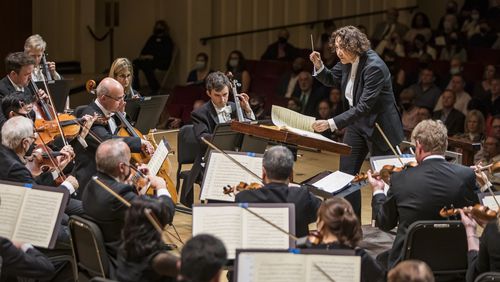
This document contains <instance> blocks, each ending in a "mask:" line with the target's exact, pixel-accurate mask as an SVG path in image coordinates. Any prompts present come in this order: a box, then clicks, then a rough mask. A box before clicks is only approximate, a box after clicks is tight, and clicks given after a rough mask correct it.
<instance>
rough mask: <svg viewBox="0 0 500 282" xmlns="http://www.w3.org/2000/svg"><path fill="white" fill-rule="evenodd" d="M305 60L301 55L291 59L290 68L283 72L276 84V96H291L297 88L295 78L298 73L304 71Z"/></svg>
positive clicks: (297, 77)
mask: <svg viewBox="0 0 500 282" xmlns="http://www.w3.org/2000/svg"><path fill="white" fill-rule="evenodd" d="M305 64H306V60H305V59H304V58H302V57H297V58H295V60H293V63H292V68H291V69H290V70H288V71H287V72H285V73H284V74H283V75H282V76H281V78H280V82H279V84H278V93H277V94H278V96H282V97H285V98H290V97H292V94H293V92H294V91H295V89H296V88H297V80H298V79H299V73H300V72H302V71H304V68H305Z"/></svg>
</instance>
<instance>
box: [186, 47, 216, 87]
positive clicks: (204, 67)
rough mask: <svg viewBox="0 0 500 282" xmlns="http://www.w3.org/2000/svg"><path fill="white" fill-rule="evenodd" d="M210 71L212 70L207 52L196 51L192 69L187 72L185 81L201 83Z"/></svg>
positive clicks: (195, 83)
mask: <svg viewBox="0 0 500 282" xmlns="http://www.w3.org/2000/svg"><path fill="white" fill-rule="evenodd" d="M211 72H213V71H212V70H211V69H210V67H209V64H208V55H207V53H203V52H202V53H198V54H197V55H196V62H195V64H194V69H193V70H191V71H190V72H189V74H188V77H187V80H186V83H187V84H194V85H203V84H204V83H205V79H206V78H207V76H208V74H209V73H211Z"/></svg>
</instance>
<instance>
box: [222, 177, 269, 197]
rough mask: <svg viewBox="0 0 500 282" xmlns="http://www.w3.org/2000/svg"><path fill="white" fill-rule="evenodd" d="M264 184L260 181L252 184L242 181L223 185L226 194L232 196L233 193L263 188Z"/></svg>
mask: <svg viewBox="0 0 500 282" xmlns="http://www.w3.org/2000/svg"><path fill="white" fill-rule="evenodd" d="M262 187H263V185H262V184H260V183H256V182H252V183H250V184H248V183H246V182H243V181H241V182H240V183H238V185H236V186H231V185H226V186H224V187H222V189H223V192H224V194H225V195H229V196H231V194H236V193H237V192H241V191H245V190H257V189H260V188H262Z"/></svg>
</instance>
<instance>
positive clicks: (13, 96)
mask: <svg viewBox="0 0 500 282" xmlns="http://www.w3.org/2000/svg"><path fill="white" fill-rule="evenodd" d="M31 103H33V96H31V95H30V94H28V93H26V92H22V91H16V92H12V93H10V94H9V95H7V96H5V97H3V99H2V112H3V113H4V115H5V116H6V117H8V115H9V113H10V112H11V111H12V112H15V113H17V112H19V110H20V109H21V108H22V107H23V106H24V105H26V104H31Z"/></svg>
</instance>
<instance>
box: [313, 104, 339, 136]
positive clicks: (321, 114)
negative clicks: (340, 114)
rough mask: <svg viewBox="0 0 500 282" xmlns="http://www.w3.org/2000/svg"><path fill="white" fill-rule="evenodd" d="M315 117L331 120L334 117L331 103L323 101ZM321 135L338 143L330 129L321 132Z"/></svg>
mask: <svg viewBox="0 0 500 282" xmlns="http://www.w3.org/2000/svg"><path fill="white" fill-rule="evenodd" d="M315 117H316V118H317V119H329V118H331V117H332V106H331V103H330V101H328V100H321V101H320V102H319V104H318V108H317V111H316V115H315ZM320 134H321V135H323V136H325V137H326V138H329V139H332V140H335V141H337V140H336V139H335V138H334V135H333V133H332V131H331V130H330V129H327V130H325V131H323V132H321V133H320Z"/></svg>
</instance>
